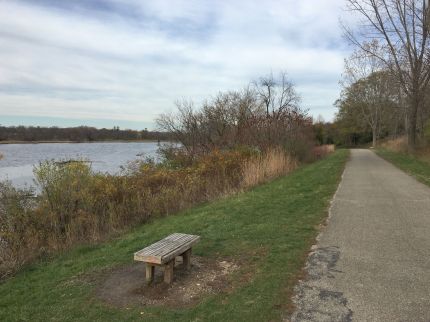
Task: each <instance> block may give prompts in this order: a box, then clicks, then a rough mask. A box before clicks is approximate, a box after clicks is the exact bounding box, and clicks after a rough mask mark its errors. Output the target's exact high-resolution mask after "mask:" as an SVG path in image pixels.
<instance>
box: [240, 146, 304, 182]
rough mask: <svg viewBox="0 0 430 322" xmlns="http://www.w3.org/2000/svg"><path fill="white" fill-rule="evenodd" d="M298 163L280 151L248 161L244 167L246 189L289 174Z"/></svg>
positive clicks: (276, 150)
mask: <svg viewBox="0 0 430 322" xmlns="http://www.w3.org/2000/svg"><path fill="white" fill-rule="evenodd" d="M297 165H298V162H297V161H296V160H295V159H294V158H292V157H290V156H289V155H288V154H286V153H285V152H284V151H282V150H280V149H274V150H271V151H269V152H267V153H266V154H264V155H262V156H258V157H255V158H252V159H250V160H248V161H247V162H246V163H245V165H244V167H243V181H242V185H243V187H244V188H250V187H253V186H256V185H258V184H260V183H263V182H267V181H270V180H272V179H274V178H277V177H280V176H283V175H286V174H288V173H289V172H291V171H293V170H294V169H296V168H297Z"/></svg>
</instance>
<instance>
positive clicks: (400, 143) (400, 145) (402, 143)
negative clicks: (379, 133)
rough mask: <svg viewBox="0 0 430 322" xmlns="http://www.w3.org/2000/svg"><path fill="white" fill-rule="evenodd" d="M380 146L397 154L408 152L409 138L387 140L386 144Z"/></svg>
mask: <svg viewBox="0 0 430 322" xmlns="http://www.w3.org/2000/svg"><path fill="white" fill-rule="evenodd" d="M380 146H381V147H382V148H384V149H387V150H391V151H395V152H401V153H404V152H407V151H408V142H407V138H406V137H405V136H402V137H399V138H396V139H391V140H387V141H385V142H382V143H381V144H380Z"/></svg>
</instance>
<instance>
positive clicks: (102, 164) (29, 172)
mask: <svg viewBox="0 0 430 322" xmlns="http://www.w3.org/2000/svg"><path fill="white" fill-rule="evenodd" d="M158 147H159V146H158V144H157V143H156V142H127V143H122V142H106V143H105V142H103V143H100V142H97V143H39V144H0V154H2V155H3V159H1V160H0V180H9V181H11V182H12V184H13V185H14V186H16V187H25V186H27V187H28V186H34V185H35V184H34V176H33V167H34V166H35V165H37V164H39V162H41V161H44V160H52V159H54V160H59V161H61V160H63V161H64V160H70V159H75V160H76V159H85V160H88V161H91V166H92V169H93V170H94V171H99V172H107V173H110V174H116V173H119V172H120V171H121V167H122V166H126V165H127V164H128V163H129V162H131V161H135V160H139V159H144V158H146V157H154V158H156V157H157V149H158Z"/></svg>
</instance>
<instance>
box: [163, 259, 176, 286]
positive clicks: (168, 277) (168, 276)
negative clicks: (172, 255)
mask: <svg viewBox="0 0 430 322" xmlns="http://www.w3.org/2000/svg"><path fill="white" fill-rule="evenodd" d="M174 266H175V260H174V259H173V260H171V261H170V262H168V263H167V264H166V265H164V282H165V283H167V284H171V283H172V282H173V267H174Z"/></svg>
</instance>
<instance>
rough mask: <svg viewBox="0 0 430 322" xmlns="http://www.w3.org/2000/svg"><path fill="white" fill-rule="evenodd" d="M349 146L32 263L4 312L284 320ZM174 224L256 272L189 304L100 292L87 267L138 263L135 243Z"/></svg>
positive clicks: (5, 316)
mask: <svg viewBox="0 0 430 322" xmlns="http://www.w3.org/2000/svg"><path fill="white" fill-rule="evenodd" d="M348 155H349V153H348V151H346V150H340V151H337V152H336V153H334V154H332V155H330V156H328V157H327V158H326V159H324V160H321V161H319V162H316V163H314V164H311V165H307V166H304V167H302V168H300V169H298V170H297V171H295V172H294V173H292V174H290V175H289V176H287V177H284V178H280V179H278V180H275V181H273V182H271V183H268V184H265V185H262V186H259V187H257V188H255V189H253V190H251V191H248V192H246V193H241V194H238V195H236V196H233V197H229V198H225V199H222V200H219V201H216V202H213V203H209V204H206V205H202V206H199V207H196V208H193V209H190V210H188V211H184V212H182V213H180V214H178V215H176V216H171V217H167V218H162V219H156V220H154V221H153V222H151V223H148V224H145V225H142V226H141V227H138V228H136V229H135V230H134V231H132V232H130V233H127V234H125V235H124V236H122V237H121V238H118V239H116V240H113V241H110V242H108V243H105V244H101V245H96V246H87V247H80V248H77V249H74V250H72V251H70V252H67V253H65V254H62V255H60V256H58V257H56V258H55V259H54V260H52V261H49V262H42V263H38V264H35V265H33V266H31V267H28V268H26V269H25V270H23V271H21V272H20V273H19V274H18V275H17V276H15V277H14V278H12V279H10V280H8V281H6V282H4V283H3V284H0V321H141V320H143V319H145V320H149V321H268V320H279V319H280V317H281V314H282V313H283V312H284V311H285V308H286V307H288V306H289V305H291V300H290V296H291V292H292V289H293V287H294V285H295V283H296V281H297V278H298V276H299V274H300V273H301V270H302V267H303V265H304V262H305V260H306V255H307V252H308V251H309V249H310V246H311V245H312V243H313V241H314V238H315V237H316V235H317V233H318V228H317V226H318V224H320V223H321V222H322V221H323V220H324V219H325V218H326V215H327V209H328V206H329V202H330V199H331V198H332V196H333V194H334V192H335V190H336V188H337V185H338V182H339V180H340V176H341V173H342V170H343V168H344V164H345V162H346V160H347V158H348ZM173 232H184V233H192V234H198V235H201V236H202V240H201V242H200V243H199V244H198V245H197V246H196V247H195V248H194V249H193V252H194V253H195V254H197V255H199V256H206V257H221V258H223V257H227V258H230V259H233V260H237V261H242V263H243V264H244V265H242V268H241V270H243V271H248V272H249V271H251V272H252V278H251V279H249V280H247V281H246V282H245V283H243V282H242V283H239V282H237V281H238V280H239V279H240V272H237V273H235V274H233V276H232V279H233V280H232V284H233V285H236V288H234V289H233V291H232V292H228V293H223V294H218V295H210V296H208V297H206V298H205V299H203V300H202V301H201V302H200V303H199V304H198V305H197V306H195V307H191V308H181V309H168V308H163V307H145V308H138V307H135V308H131V309H129V310H127V309H118V308H115V307H109V306H108V305H106V304H104V303H102V302H100V301H99V300H98V299H97V298H95V297H94V289H95V288H96V286H97V285H96V282H91V281H88V279H85V278H82V276H83V275H85V276H87V275H92V276H98V275H99V274H100V272H102V271H104V270H106V269H107V268H112V267H115V266H120V265H125V264H127V263H132V257H133V256H132V254H133V252H135V251H136V250H138V249H141V248H142V247H143V246H144V245H147V244H149V243H152V242H154V241H156V240H158V239H160V238H162V237H164V236H166V235H167V234H170V233H173ZM240 254H245V255H247V258H249V260H244V256H243V255H240ZM143 278H144V277H143V276H142V279H143ZM236 282H237V283H236ZM142 311H144V314H143V315H141V312H142Z"/></svg>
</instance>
